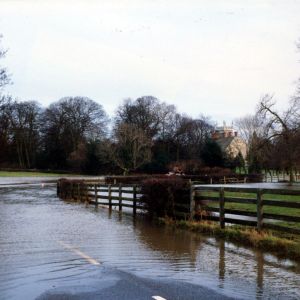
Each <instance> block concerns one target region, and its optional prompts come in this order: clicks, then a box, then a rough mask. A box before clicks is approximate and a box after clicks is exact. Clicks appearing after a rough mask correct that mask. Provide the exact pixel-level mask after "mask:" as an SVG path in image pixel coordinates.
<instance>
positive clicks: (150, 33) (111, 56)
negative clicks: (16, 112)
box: [0, 0, 300, 123]
mask: <svg viewBox="0 0 300 300" xmlns="http://www.w3.org/2000/svg"><path fill="white" fill-rule="evenodd" d="M299 12H300V0H299V1H298V0H294V1H293V0H284V1H283V0H278V1H264V0H257V1H255V0H249V1H247V0H239V1H238V0H236V1H233V0H219V1H218V0H207V1H201V0H196V1H192V0H187V1H182V0H181V1H175V0H169V1H159V0H157V1H155V0H152V1H150V0H149V1H143V0H137V1H134V0H132V1H126V0H120V1H117V0H110V1H104V0H102V1H93V0H89V1H74V0H72V1H71V0H70V1H68V0H65V1H64V0H60V1H53V0H52V1H50V0H49V1H43V0H38V1H29V0H28V1H25V0H24V1H14V0H0V33H2V35H3V39H2V44H3V45H4V47H6V48H8V49H9V51H8V53H7V56H6V58H5V59H4V60H2V61H1V62H0V63H1V64H2V65H5V66H6V67H7V68H8V69H9V72H10V73H12V79H13V82H14V84H13V85H11V86H9V87H8V88H6V91H7V92H9V93H10V94H12V95H13V96H15V97H18V98H19V99H20V100H38V101H39V102H40V103H41V104H42V105H44V106H46V105H47V104H49V103H50V102H53V101H57V100H59V99H60V98H62V97H64V96H77V95H79V96H88V97H90V98H91V99H93V100H95V101H97V102H99V103H101V104H102V105H103V107H104V109H105V110H106V111H107V112H108V113H109V114H110V115H112V114H113V112H114V111H115V109H116V107H117V106H118V105H119V104H120V103H121V102H122V100H123V99H124V98H128V97H131V98H133V99H135V98H137V97H139V96H142V95H153V96H155V97H157V98H159V99H160V100H162V101H165V102H167V103H170V104H175V105H176V106H177V107H178V109H179V111H181V112H185V113H187V114H189V115H192V116H194V117H197V116H198V115H199V114H205V115H208V116H211V117H212V118H213V119H214V120H216V121H218V122H219V123H221V122H222V121H223V120H226V121H227V122H231V120H232V119H234V118H236V117H239V116H243V115H245V114H247V113H252V112H253V111H254V109H255V106H256V104H257V102H258V100H259V98H260V97H261V96H262V95H263V94H264V93H272V94H274V95H275V98H276V99H277V100H278V103H279V106H280V107H281V108H283V107H284V106H285V104H286V103H287V102H288V100H289V98H290V97H291V96H292V95H293V93H294V91H295V82H296V80H297V78H298V77H300V68H299V60H300V53H299V52H297V48H296V45H295V44H296V41H297V40H298V39H299V38H300V18H299Z"/></svg>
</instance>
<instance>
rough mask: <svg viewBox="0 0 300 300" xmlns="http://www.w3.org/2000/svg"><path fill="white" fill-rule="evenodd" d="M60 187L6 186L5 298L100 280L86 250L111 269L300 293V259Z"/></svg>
mask: <svg viewBox="0 0 300 300" xmlns="http://www.w3.org/2000/svg"><path fill="white" fill-rule="evenodd" d="M55 193H56V187H55V185H51V184H44V185H42V184H38V185H34V186H22V187H20V186H7V187H1V188H0V253H1V256H0V299H35V298H36V297H38V296H39V295H40V294H42V293H43V292H44V291H45V290H47V289H50V288H53V287H59V286H65V285H70V286H77V287H78V288H82V289H83V288H84V287H83V283H87V282H93V281H95V280H96V279H95V274H96V272H97V266H95V265H93V264H91V263H89V262H88V261H87V259H84V258H83V257H81V256H78V255H77V254H78V253H79V252H80V253H85V254H87V255H88V256H89V257H90V258H93V259H94V260H96V261H97V262H99V263H100V264H101V266H105V267H106V268H109V269H117V270H120V271H124V272H126V273H129V274H133V275H135V276H138V277H142V278H148V279H155V280H160V281H172V282H175V283H176V282H188V283H191V284H194V285H198V286H205V287H207V288H209V289H212V290H214V291H216V292H218V293H220V294H223V295H227V296H229V297H233V298H241V299H277V298H281V299H300V264H299V263H296V262H293V261H290V260H279V259H278V258H276V257H274V256H272V255H270V254H268V253H263V252H261V251H254V250H252V249H249V248H245V247H241V246H239V245H235V244H232V243H228V242H224V241H222V240H216V239H215V238H211V237H205V236H201V235H199V234H194V233H191V232H188V231H182V230H175V229H171V228H169V227H160V226H156V225H154V224H151V223H149V222H147V221H146V220H145V218H144V217H141V216H139V217H137V218H136V219H134V218H133V217H132V216H131V215H130V214H125V213H123V214H120V213H119V212H117V211H112V212H110V211H109V210H108V209H106V208H101V207H99V208H98V210H95V208H94V207H93V206H89V207H86V206H85V205H83V204H77V203H66V202H63V201H61V200H59V199H58V198H57V197H56V194H55ZM66 245H67V247H65V246H66ZM66 248H67V249H66ZM70 249H76V251H77V252H76V253H77V254H76V253H74V251H73V252H72V251H70ZM103 276H104V275H103ZM104 277H105V276H104ZM103 280H105V278H103Z"/></svg>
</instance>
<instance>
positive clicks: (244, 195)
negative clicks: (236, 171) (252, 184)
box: [191, 186, 300, 234]
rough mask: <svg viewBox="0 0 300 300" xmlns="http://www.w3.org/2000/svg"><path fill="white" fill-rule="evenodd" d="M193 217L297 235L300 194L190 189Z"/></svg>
mask: <svg viewBox="0 0 300 300" xmlns="http://www.w3.org/2000/svg"><path fill="white" fill-rule="evenodd" d="M192 190H193V191H192V192H191V194H192V195H193V199H191V205H193V206H194V207H193V208H191V210H194V215H196V216H197V215H198V216H200V218H201V219H206V220H213V221H218V222H219V223H220V226H221V228H224V227H225V224H239V225H247V226H253V227H256V228H257V230H258V231H261V230H262V229H271V230H279V231H285V232H288V233H293V234H300V191H299V190H289V189H253V188H238V187H236V188H235V187H210V186H192Z"/></svg>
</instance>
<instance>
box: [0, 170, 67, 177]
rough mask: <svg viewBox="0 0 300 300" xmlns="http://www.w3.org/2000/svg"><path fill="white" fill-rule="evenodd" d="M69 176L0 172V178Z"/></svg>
mask: <svg viewBox="0 0 300 300" xmlns="http://www.w3.org/2000/svg"><path fill="white" fill-rule="evenodd" d="M66 175H71V174H58V173H46V172H45V173H43V172H22V171H0V177H52V176H66Z"/></svg>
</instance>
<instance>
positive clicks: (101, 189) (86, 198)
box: [57, 180, 143, 215]
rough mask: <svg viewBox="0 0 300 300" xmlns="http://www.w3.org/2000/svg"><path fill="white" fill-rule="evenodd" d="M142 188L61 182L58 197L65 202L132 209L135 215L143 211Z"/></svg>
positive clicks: (97, 183)
mask: <svg viewBox="0 0 300 300" xmlns="http://www.w3.org/2000/svg"><path fill="white" fill-rule="evenodd" d="M139 192H140V186H138V185H136V184H121V183H120V184H105V183H103V182H101V181H100V182H99V181H97V182H95V181H87V180H84V181H82V180H78V181H76V180H70V181H68V180H60V181H58V183H57V195H58V197H60V198H61V199H64V200H73V201H74V200H75V201H80V202H86V203H88V204H92V205H95V207H98V205H104V206H108V207H109V208H112V207H118V209H119V210H120V211H122V208H123V207H128V208H132V212H133V214H134V215H135V214H136V211H137V209H143V205H142V204H141V202H140V196H141V195H140V193H139Z"/></svg>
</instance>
